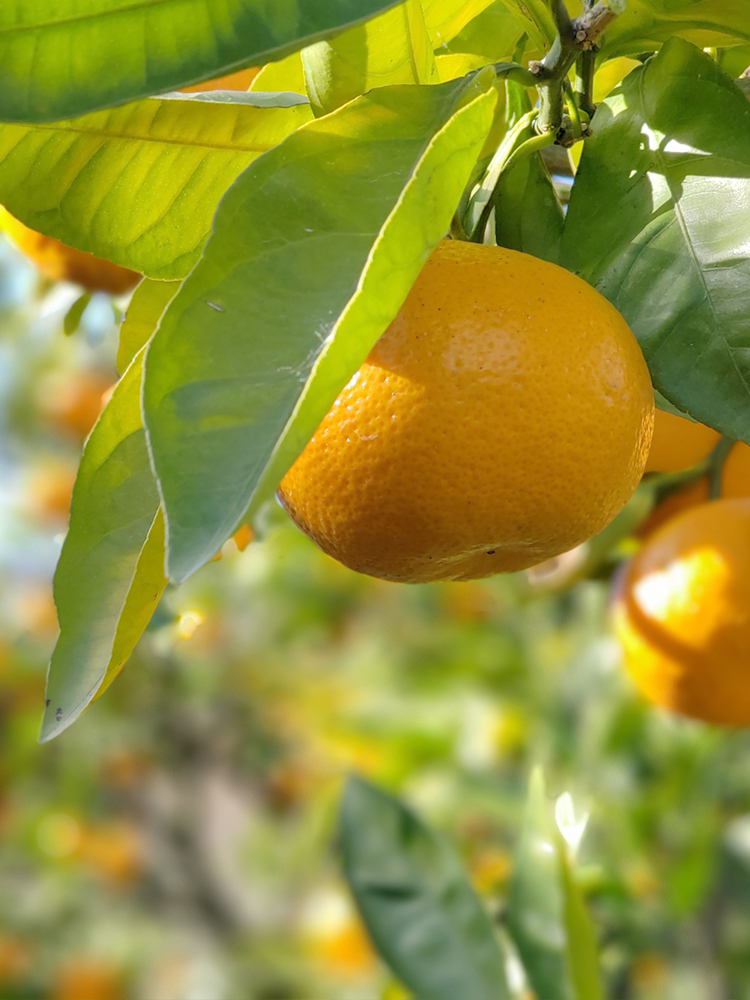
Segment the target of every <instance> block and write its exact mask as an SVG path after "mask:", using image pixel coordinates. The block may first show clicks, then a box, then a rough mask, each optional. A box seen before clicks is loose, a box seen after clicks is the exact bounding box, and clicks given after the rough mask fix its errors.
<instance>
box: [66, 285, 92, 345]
mask: <svg viewBox="0 0 750 1000" xmlns="http://www.w3.org/2000/svg"><path fill="white" fill-rule="evenodd" d="M90 301H91V292H84V293H83V295H80V296H79V297H78V298H77V299H76V300H75V302H74V303H73V305H72V306H71V307H70V309H68V311H67V312H66V313H65V318H64V319H63V331H64V333H65V336H66V337H72V336H73V334H74V333H75V332H76V330H77V329H78V327H79V326H80V325H81V316H83V314H84V312H85V310H86V306H87V305H88V304H89V302H90Z"/></svg>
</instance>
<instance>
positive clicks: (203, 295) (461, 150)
mask: <svg viewBox="0 0 750 1000" xmlns="http://www.w3.org/2000/svg"><path fill="white" fill-rule="evenodd" d="M493 80H494V74H493V73H492V71H491V70H488V71H487V72H486V73H484V72H483V73H482V74H480V76H478V77H475V78H474V79H472V80H460V81H454V82H451V83H445V84H438V85H436V86H430V87H420V86H403V87H402V86H399V87H382V88H379V89H377V90H373V91H371V92H370V93H369V94H367V95H365V96H364V97H360V98H358V99H357V100H355V101H353V102H352V103H350V104H347V105H346V106H345V107H343V108H340V109H339V110H338V111H336V112H334V113H333V114H331V115H328V116H326V117H325V118H320V119H318V120H316V121H314V122H311V123H310V124H309V125H306V126H304V127H303V128H301V129H300V130H299V131H298V132H296V133H294V134H293V135H291V136H290V137H289V138H288V139H287V140H285V141H284V142H283V143H282V144H281V145H280V146H277V147H276V148H275V149H273V150H271V151H270V152H269V153H267V154H266V155H265V156H263V157H260V158H259V159H258V160H257V161H256V162H255V163H254V164H253V165H252V166H251V167H250V168H249V169H248V170H247V171H245V173H244V174H243V175H242V176H241V177H240V178H239V179H238V180H237V182H236V183H235V184H234V185H233V187H232V188H231V189H230V190H229V191H228V192H227V194H226V195H225V197H224V198H223V200H222V202H221V204H220V205H219V208H218V210H217V213H216V216H215V218H214V225H213V229H212V233H211V237H210V239H209V240H208V242H207V244H206V247H205V250H204V252H203V256H202V257H201V260H200V261H199V263H198V264H197V265H196V267H195V269H194V270H193V272H192V273H191V274H190V276H189V277H188V278H187V279H186V280H185V282H184V283H183V285H182V287H181V288H180V291H179V292H178V293H177V295H176V296H175V298H174V299H173V300H172V302H171V303H170V305H169V307H168V309H167V311H166V312H165V314H164V316H163V317H162V320H161V322H160V324H159V329H158V330H157V332H156V334H155V336H154V337H153V339H152V340H151V342H150V345H149V347H148V349H147V357H146V365H145V373H146V374H145V382H144V396H143V404H144V412H145V415H146V424H147V427H148V434H149V443H150V448H151V453H152V459H153V462H154V466H155V469H156V473H157V476H158V478H159V482H160V488H161V493H162V497H163V500H164V504H165V512H166V520H167V525H168V529H167V534H168V540H169V541H168V553H169V556H168V565H169V572H170V575H171V576H172V577H173V578H175V579H184V578H185V577H186V576H187V575H188V574H190V573H191V572H193V570H195V569H196V568H197V567H198V566H200V565H201V564H202V563H203V562H205V561H206V560H207V559H210V558H211V556H212V555H213V554H214V552H216V550H217V549H218V548H219V547H220V545H221V544H222V543H223V542H224V540H225V539H226V538H227V537H228V536H229V534H231V532H232V531H233V530H234V528H235V527H236V525H237V524H238V523H239V522H240V519H241V518H242V516H243V514H244V513H245V510H246V508H247V507H248V505H249V504H250V503H251V501H252V503H253V506H255V505H257V503H258V502H259V501H260V500H262V499H264V498H265V497H266V496H268V495H269V494H270V492H271V491H272V490H273V489H274V488H275V486H276V484H277V483H278V481H279V479H280V478H281V476H282V475H283V474H284V472H285V471H286V469H287V468H288V467H289V466H290V465H291V463H292V462H293V460H294V459H295V458H296V456H297V455H298V454H299V453H300V451H301V450H302V448H303V447H304V445H305V443H306V442H307V440H308V439H309V438H310V437H311V435H312V433H313V431H314V430H315V428H316V427H317V425H318V424H319V423H320V421H321V419H322V418H323V417H324V416H325V414H326V412H327V411H328V409H329V408H330V406H331V404H332V403H333V401H334V399H335V397H336V395H337V394H338V392H339V391H340V390H341V388H342V387H343V386H344V385H345V383H346V381H347V379H348V378H349V377H350V375H351V374H352V372H354V371H355V370H356V369H357V368H358V367H359V365H360V364H361V363H362V361H363V360H364V358H365V357H366V355H367V353H368V351H369V349H370V348H371V347H372V345H373V344H374V343H375V341H376V340H377V339H378V337H379V336H380V334H381V333H382V332H383V331H384V330H385V328H386V327H387V325H388V324H389V323H390V321H391V320H392V319H393V317H394V316H395V314H396V313H397V311H398V309H399V307H400V305H401V303H402V302H403V300H404V298H405V297H406V294H407V292H408V290H409V288H410V287H411V285H412V284H413V282H414V279H415V278H416V276H417V274H418V273H419V270H420V269H421V267H422V265H423V264H424V262H425V260H426V259H427V257H428V256H429V253H430V252H431V250H432V249H433V247H434V246H435V245H436V244H437V243H438V241H439V240H440V238H441V237H442V236H443V235H444V234H445V233H446V232H447V230H448V226H449V224H450V220H451V216H452V213H453V211H454V209H455V207H456V205H457V203H458V200H459V198H460V195H461V191H462V189H463V186H464V184H465V183H466V180H467V179H468V177H469V174H470V172H471V169H472V166H473V164H474V161H475V160H476V157H477V154H478V152H479V150H480V148H481V146H482V143H483V141H484V138H485V136H486V134H487V132H488V130H489V128H490V125H491V122H492V111H493V107H494V104H495V100H496V94H495V91H494V89H490V88H491V87H492V82H493Z"/></svg>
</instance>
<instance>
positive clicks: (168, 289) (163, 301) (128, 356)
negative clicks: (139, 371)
mask: <svg viewBox="0 0 750 1000" xmlns="http://www.w3.org/2000/svg"><path fill="white" fill-rule="evenodd" d="M179 287H180V283H179V281H155V280H154V279H153V278H144V279H143V281H142V282H141V283H140V284H139V285H138V287H137V288H136V290H135V291H134V292H133V297H132V298H131V300H130V302H129V304H128V309H127V312H126V313H125V318H124V319H123V321H122V326H121V327H120V342H119V345H118V347H117V370H118V372H120V374H122V373H123V372H124V371H125V369H126V368H127V367H128V365H129V364H130V362H131V361H132V360H133V358H134V357H135V356H136V354H137V353H138V351H140V349H141V348H142V347H143V345H144V344H145V343H146V341H147V340H148V338H149V337H150V336H151V334H152V333H153V332H154V330H155V329H156V324H157V323H158V322H159V317H160V316H161V314H162V313H163V312H164V310H165V309H166V307H167V303H168V302H169V301H170V300H171V299H172V298H174V296H175V294H176V292H177V289H178V288H179Z"/></svg>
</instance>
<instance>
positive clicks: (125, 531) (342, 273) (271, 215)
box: [0, 0, 750, 739]
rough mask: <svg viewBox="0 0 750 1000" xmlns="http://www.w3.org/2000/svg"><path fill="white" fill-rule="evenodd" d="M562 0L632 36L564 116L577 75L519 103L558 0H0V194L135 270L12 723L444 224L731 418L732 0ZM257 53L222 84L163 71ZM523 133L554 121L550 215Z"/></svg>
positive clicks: (142, 582)
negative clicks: (635, 347)
mask: <svg viewBox="0 0 750 1000" xmlns="http://www.w3.org/2000/svg"><path fill="white" fill-rule="evenodd" d="M585 6H586V9H587V10H588V12H589V13H591V11H592V10H594V11H596V10H599V12H600V13H601V12H602V11H604V12H605V14H606V21H607V23H606V24H605V31H604V35H603V36H602V37H599V38H597V39H596V44H597V45H599V46H600V51H598V54H596V64H597V66H605V67H606V65H607V60H608V59H609V58H610V57H614V56H621V55H623V54H631V55H632V54H638V56H639V59H640V61H641V64H640V65H638V66H636V68H635V69H633V71H632V72H631V73H630V75H629V76H627V77H626V78H625V79H624V81H623V82H622V84H621V85H620V86H619V87H618V88H617V89H616V90H615V91H614V92H613V93H612V94H611V95H610V96H609V97H607V98H606V99H605V101H604V102H603V103H601V104H600V105H599V107H598V109H597V110H596V112H595V113H594V115H593V119H592V120H591V121H590V122H589V118H590V114H591V111H592V110H593V109H592V107H591V106H590V97H591V95H590V93H588V92H587V88H588V84H585V83H584V84H581V83H580V82H579V83H576V84H575V88H576V89H578V91H579V93H578V97H576V98H574V97H573V96H572V93H573V89H574V88H573V87H572V86H571V87H569V88H568V90H567V91H566V93H567V97H566V98H565V101H566V104H565V107H564V108H562V106H561V107H560V108H559V109H558V111H557V112H555V110H554V108H553V109H552V111H550V110H549V107H548V106H546V105H545V102H544V101H542V106H541V110H540V111H539V119H538V120H537V121H536V123H535V121H534V119H535V116H536V113H537V112H536V111H535V110H534V109H535V107H536V101H537V93H538V92H540V93H541V92H542V91H543V90H544V81H543V80H540V79H539V77H538V76H535V72H536V70H535V63H534V62H533V60H534V59H538V58H539V57H540V56H542V55H543V54H544V53H545V52H546V51H548V50H552V54H554V53H555V52H558V53H559V51H560V44H559V41H558V40H557V36H558V32H560V31H562V33H563V35H564V36H565V44H564V45H563V46H562V49H563V50H564V51H572V49H573V48H575V46H576V45H579V48H580V43H579V42H576V41H575V35H570V32H569V31H568V27H566V25H567V26H569V22H568V21H567V15H566V14H565V11H564V9H563V5H562V4H561V3H558V2H555V3H548V2H546V0H524V2H521V0H495V2H492V3H490V2H485V0H473V2H469V3H465V2H462V0H405V2H402V3H398V4H394V3H386V2H383V0H302V2H295V3H292V2H291V0H289V2H287V0H284V2H278V3H274V4H270V5H269V4H265V3H261V2H259V0H234V2H233V3H231V4H227V5H216V4H213V3H209V2H208V0H189V2H188V0H165V2H163V3H159V4H153V3H151V2H147V0H142V2H134V3H130V4H127V5H122V4H119V3H115V2H114V0H96V2H94V0H76V2H73V0H64V2H57V0H56V2H52V0H44V2H40V3H36V4H33V5H32V4H6V5H4V6H3V7H2V10H0V54H1V55H2V59H0V67H1V68H0V80H1V82H2V87H0V200H1V201H2V203H3V204H5V205H7V207H8V208H9V210H10V211H11V212H12V213H13V214H15V215H16V216H18V218H20V219H21V221H23V222H25V223H26V224H27V225H29V226H31V227H32V228H34V229H37V230H39V231H41V232H42V233H45V234H48V235H52V236H55V237H57V238H59V239H62V240H63V241H64V242H67V243H69V244H71V245H72V246H75V247H77V248H79V249H82V250H86V251H89V252H92V253H94V254H97V255H100V256H104V257H107V258H109V259H111V260H113V261H115V262H117V263H119V264H123V265H126V266H128V267H131V268H134V269H136V270H138V271H140V272H141V273H143V274H144V276H145V277H144V280H143V282H142V284H141V285H140V286H139V288H138V289H137V290H136V292H135V294H134V296H133V299H132V302H131V304H130V307H129V309H128V313H127V317H126V319H125V322H124V324H123V327H122V333H121V344H120V351H119V355H118V367H119V370H120V372H121V373H124V375H123V379H122V382H121V384H120V386H119V387H118V390H117V391H116V392H115V394H114V395H113V397H112V399H111V401H110V403H109V405H108V406H107V408H106V410H105V412H104V414H103V415H102V417H101V419H100V421H99V424H98V425H97V427H96V428H95V430H94V432H93V434H92V436H91V438H90V439H89V441H88V443H87V445H86V449H85V451H84V456H83V460H82V464H81V473H80V476H79V481H78V483H77V485H76V489H75V493H74V497H73V506H72V514H71V525H70V532H69V534H68V537H67V540H66V542H65V546H64V549H63V554H62V558H61V562H60V568H59V570H58V574H57V577H56V581H55V589H56V599H57V604H58V609H59V612H60V621H61V626H62V633H61V637H60V641H59V643H58V647H57V649H56V651H55V654H54V656H53V660H52V665H51V670H50V678H49V691H48V696H47V697H48V699H49V703H48V706H47V711H46V714H45V721H44V725H43V730H42V737H43V738H45V739H46V738H49V737H51V736H52V735H54V734H55V733H57V732H59V731H60V730H61V729H62V728H64V727H65V726H66V725H68V724H69V723H70V722H72V721H73V720H74V719H75V718H76V716H77V715H78V714H79V713H80V711H81V710H82V709H83V708H84V707H85V705H86V704H88V703H89V701H90V700H91V699H92V698H93V697H94V696H95V695H96V694H97V692H99V691H100V690H101V689H102V687H103V686H104V685H106V684H107V683H108V682H109V681H110V680H111V679H112V677H113V676H114V674H115V673H116V672H117V670H118V669H119V668H120V666H121V665H122V663H123V662H124V660H125V659H126V658H127V655H128V653H129V652H130V650H131V649H132V647H133V645H134V643H135V642H136V641H137V638H138V634H139V631H140V630H141V629H142V628H143V627H144V625H145V623H146V621H147V619H148V615H149V614H150V611H151V609H152V607H153V605H154V602H155V601H156V600H157V599H158V594H159V593H160V591H161V588H162V587H163V585H164V582H165V578H167V577H168V578H171V579H172V580H174V581H180V580H183V579H184V578H185V577H186V576H188V575H189V574H190V573H192V572H193V571H194V570H195V569H197V568H198V567H199V566H201V565H202V564H203V563H205V562H206V561H207V560H209V559H210V558H211V557H212V556H213V555H214V553H215V552H216V551H217V549H219V548H220V546H221V545H222V543H223V542H224V541H225V540H226V538H227V537H228V536H229V535H230V534H231V533H232V532H233V531H234V530H235V529H236V528H237V526H238V525H239V524H240V523H242V522H243V521H244V520H245V519H246V518H247V517H248V516H251V515H252V514H253V512H254V511H255V510H256V509H257V508H258V506H259V504H260V503H261V502H262V501H263V500H264V499H266V498H268V497H269V496H271V495H272V493H273V490H274V488H275V486H276V484H277V482H278V481H279V479H280V477H281V476H282V475H283V473H284V471H285V470H286V469H287V468H288V467H289V465H290V463H291V462H292V461H293V460H294V458H295V457H296V455H297V454H299V452H300V451H301V449H302V448H303V446H304V444H305V442H306V440H307V439H308V438H309V436H310V434H311V433H312V431H313V430H314V428H315V426H316V425H317V423H318V421H319V420H320V418H321V417H322V416H323V415H324V413H325V412H326V410H327V408H328V407H329V406H330V404H331V402H332V401H333V399H334V398H335V396H336V394H337V393H338V391H339V390H340V389H341V387H342V386H343V385H344V384H345V383H346V381H347V379H348V378H349V377H350V376H351V374H352V372H353V371H354V370H355V369H356V368H357V367H358V365H359V364H360V363H361V361H362V360H363V359H364V357H365V356H366V354H367V352H368V350H369V349H370V347H371V346H372V345H373V343H374V342H375V341H376V340H377V338H378V337H379V336H380V334H381V333H382V332H383V330H384V329H385V328H386V326H387V325H388V323H389V322H390V320H391V319H392V318H393V316H394V315H395V314H396V312H397V310H398V309H399V306H400V305H401V303H402V301H403V299H404V297H405V295H406V293H407V292H408V290H409V288H410V286H411V284H412V282H413V281H414V278H415V277H416V275H417V274H418V272H419V269H420V267H421V266H422V264H423V263H424V261H425V260H426V258H427V256H428V255H429V253H430V252H431V250H432V249H433V248H434V247H435V245H436V244H437V243H438V242H439V240H440V239H441V238H442V237H443V236H444V235H445V234H446V233H447V232H448V231H449V229H450V230H451V231H452V232H453V234H454V235H459V236H464V237H467V236H468V237H471V238H474V239H477V240H484V241H486V242H498V243H501V244H504V245H508V246H512V247H515V248H517V249H520V250H526V251H529V252H532V253H534V254H536V255H538V256H543V257H546V258H547V259H549V260H552V261H555V262H557V263H560V264H562V265H563V266H565V267H567V268H569V269H571V270H573V271H575V272H577V273H579V274H581V275H582V276H583V277H584V278H586V279H587V280H588V281H590V282H591V283H593V284H594V285H595V286H596V287H597V288H599V289H600V290H601V291H602V292H603V293H604V294H605V295H606V296H607V297H609V298H610V299H611V300H612V301H613V302H614V303H615V305H616V306H617V307H618V309H620V311H621V312H622V313H623V314H624V315H625V317H626V319H627V320H628V322H629V323H630V324H631V326H632V328H633V330H634V332H635V334H636V336H637V337H638V339H639V341H640V343H641V345H642V347H643V350H644V354H645V356H646V359H647V361H648V363H649V366H650V369H651V372H652V377H653V380H654V383H655V385H656V387H657V388H658V390H659V391H660V393H661V394H662V396H663V398H664V399H665V400H668V401H669V403H670V404H671V405H673V406H675V407H677V408H678V409H679V410H681V411H682V412H685V413H688V414H690V415H692V416H693V417H695V418H697V419H700V420H702V421H704V422H706V423H708V424H710V425H711V426H714V427H716V428H717V429H719V430H721V431H722V432H724V433H726V434H728V435H731V436H732V437H735V438H743V439H745V440H750V406H749V405H748V402H749V401H748V399H747V396H748V389H747V387H748V385H750V353H749V352H748V340H747V333H746V317H747V315H748V313H749V311H750V300H749V295H750V293H749V292H748V288H750V281H748V278H749V277H750V260H749V257H750V250H749V249H748V240H747V231H748V225H749V224H750V185H749V182H748V177H750V103H748V102H747V100H746V96H745V93H744V92H743V90H742V89H741V88H740V87H739V86H738V84H737V82H736V81H735V80H734V79H733V78H732V77H733V75H737V74H738V73H739V71H740V68H741V67H742V60H743V58H744V57H745V55H747V47H748V44H749V43H750V27H749V26H748V21H747V10H746V4H745V2H744V0H700V2H698V3H696V2H694V0H669V2H666V0H630V2H629V3H628V4H627V5H626V6H625V5H623V4H622V2H620V0H617V2H614V0H610V3H609V4H605V3H599V4H594V5H592V4H586V5H585ZM568 9H569V14H570V16H575V15H577V14H580V13H581V6H580V5H579V4H578V2H573V0H570V3H569V4H568ZM566 32H568V34H567V35H566ZM568 36H570V37H568ZM176 39H179V44H176V42H175V40H176ZM565 46H567V49H566V48H565ZM705 47H712V48H711V49H710V51H708V52H704V51H702V49H703V48H705ZM717 47H719V48H717ZM576 56H580V59H579V66H583V65H584V62H585V60H583V53H582V51H580V52H579V51H578V50H576V52H574V53H573V55H572V56H571V58H570V60H569V61H568V63H567V64H566V65H565V66H564V67H563V69H562V70H560V71H559V72H558V76H557V77H556V78H555V80H556V84H555V85H556V86H557V87H558V88H559V89H560V90H561V88H562V84H563V76H564V75H565V73H567V71H568V69H569V67H570V66H571V65H572V63H573V61H574V59H575V57H576ZM550 58H551V56H550ZM593 58H594V57H593V55H592V56H589V57H588V60H589V68H593ZM582 60H583V61H582ZM747 62H750V55H748V56H747ZM260 63H264V64H265V68H264V69H263V70H262V71H261V72H260V74H259V75H258V77H257V78H256V80H255V82H254V84H253V86H252V87H251V90H250V91H249V92H248V93H229V92H227V91H213V92H212V91H209V92H207V93H204V94H198V95H196V94H190V95H188V94H182V93H177V92H174V88H178V87H181V86H185V85H187V84H190V83H192V82H195V81H199V80H205V79H208V78H211V77H213V76H216V75H218V74H220V73H223V72H227V71H231V70H235V69H238V68H241V67H246V66H250V65H259V64H260ZM556 65H557V66H558V70H559V68H560V66H562V65H563V64H562V62H560V61H559V60H558V63H556ZM570 75H571V77H572V72H571V74H570ZM581 86H583V90H582V91H581V90H580V87H581ZM167 91H171V92H169V93H166V92H167ZM544 92H545V93H547V94H548V95H549V94H550V93H552V91H551V90H549V88H548V89H547V90H546V91H544ZM548 104H549V102H547V105H548ZM563 110H564V111H565V116H563V115H562V111H563ZM555 115H557V117H555ZM540 128H541V134H539V129H540ZM555 139H557V141H558V143H559V144H561V145H558V147H557V148H558V151H559V152H560V153H562V155H563V157H564V155H565V154H564V150H565V148H567V147H570V146H572V147H573V150H574V152H575V153H576V155H575V156H574V157H573V159H574V160H576V161H577V159H578V155H577V153H578V150H580V143H581V141H582V146H583V151H582V154H581V156H580V168H579V170H578V172H577V173H576V175H575V178H574V183H573V184H572V191H571V192H570V201H569V207H568V209H567V215H565V213H564V211H563V208H562V205H561V194H562V193H564V191H563V189H562V188H561V187H560V184H559V183H557V186H555V185H553V183H552V180H551V178H550V171H549V168H548V164H549V163H552V162H553V160H551V159H549V158H547V159H543V158H542V147H543V146H549V145H550V144H551V143H552V141H553V140H555ZM548 152H549V150H547V153H548ZM555 169H560V168H559V167H558V168H555ZM563 172H565V170H563ZM571 173H572V171H571ZM558 180H559V179H558ZM569 305H570V304H569V303H564V302H562V303H560V317H561V322H564V317H565V310H566V308H568V307H569Z"/></svg>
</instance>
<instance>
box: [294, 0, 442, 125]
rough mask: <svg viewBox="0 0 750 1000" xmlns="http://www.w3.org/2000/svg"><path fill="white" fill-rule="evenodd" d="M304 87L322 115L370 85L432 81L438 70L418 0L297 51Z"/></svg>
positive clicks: (379, 85)
mask: <svg viewBox="0 0 750 1000" xmlns="http://www.w3.org/2000/svg"><path fill="white" fill-rule="evenodd" d="M302 65H303V67H304V71H305V86H306V90H307V93H308V95H309V97H310V103H311V104H312V106H313V109H314V110H315V113H316V114H318V115H320V114H327V113H328V112H329V111H333V110H335V109H336V108H338V107H340V106H341V105H342V104H345V103H346V102H347V101H351V100H352V99H353V98H354V97H357V96H358V95H359V94H364V93H365V91H367V90H371V89H372V88H373V87H385V86H388V85H390V84H395V83H435V82H437V70H436V69H435V59H434V57H433V54H432V42H431V40H430V38H429V35H428V34H427V28H426V27H425V23H424V17H423V16H422V8H421V6H420V3H419V0H404V2H403V3H400V4H399V5H398V7H394V8H393V9H392V10H388V11H386V12H385V13H384V14H380V15H379V16H378V17H374V18H373V19H372V20H371V21H368V22H367V23H366V24H362V25H360V26H359V27H357V28H350V29H349V30H348V31H345V32H343V33H342V34H340V35H337V36H336V38H333V39H330V40H329V41H324V42H317V43H316V44H315V45H310V46H308V48H306V49H304V50H303V52H302Z"/></svg>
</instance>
